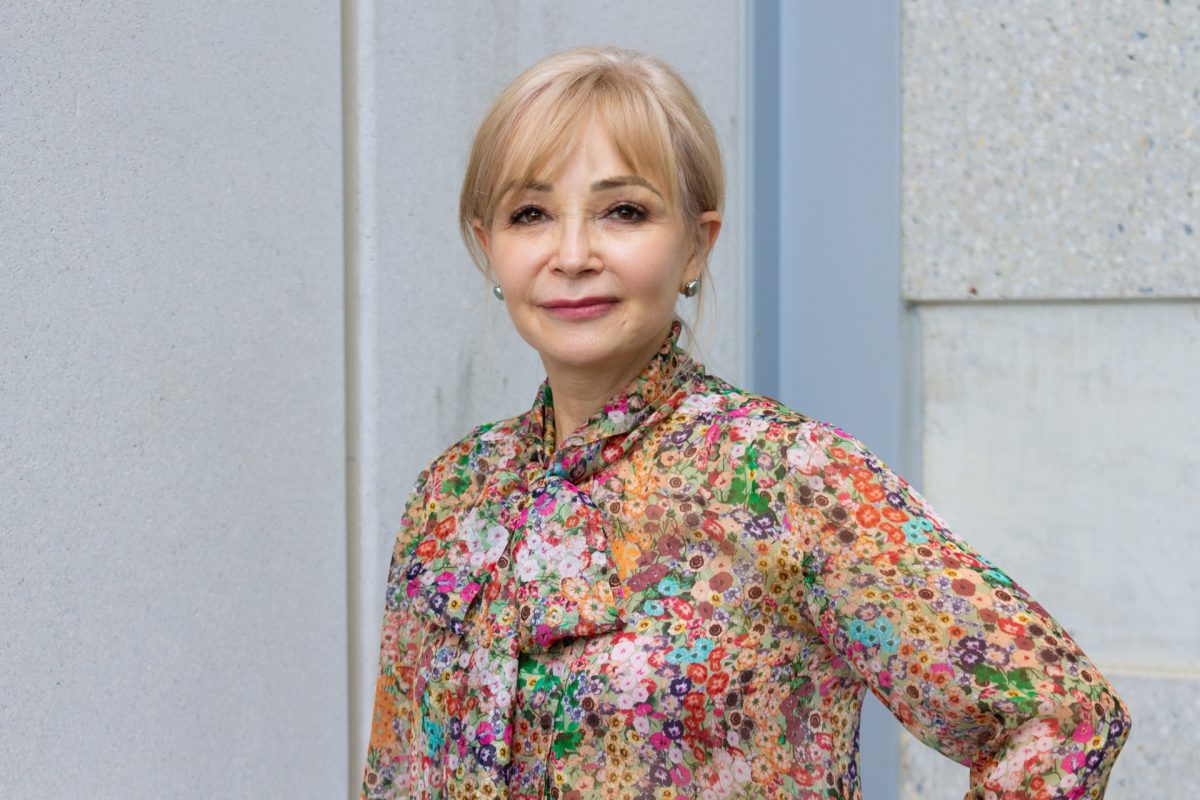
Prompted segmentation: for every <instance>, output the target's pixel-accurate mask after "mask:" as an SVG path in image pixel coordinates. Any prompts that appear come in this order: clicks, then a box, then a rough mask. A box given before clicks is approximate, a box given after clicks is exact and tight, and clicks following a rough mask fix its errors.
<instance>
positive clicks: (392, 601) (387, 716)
mask: <svg viewBox="0 0 1200 800" xmlns="http://www.w3.org/2000/svg"><path fill="white" fill-rule="evenodd" d="M429 476H430V469H429V468H426V469H425V470H422V472H421V474H420V476H419V477H418V478H417V481H416V483H415V485H414V486H413V490H412V492H411V493H410V494H409V497H408V500H407V502H406V503H405V507H404V514H403V516H402V517H401V519H400V528H399V532H398V533H397V534H396V543H395V546H394V548H393V550H392V559H391V567H390V568H389V570H388V583H387V593H386V596H385V600H384V614H383V632H382V635H381V637H380V638H381V641H380V648H379V672H378V677H377V679H376V684H375V710H374V712H373V715H372V716H373V719H372V723H371V738H370V741H369V743H368V745H367V761H366V766H365V768H364V770H363V785H362V797H363V799H364V800H367V799H368V798H372V799H374V798H389V797H407V796H408V794H409V753H410V752H411V750H410V742H411V740H412V712H411V708H410V693H411V690H412V683H413V665H412V663H411V659H408V658H406V657H405V653H403V652H401V650H402V649H404V648H405V643H406V642H407V639H408V637H407V636H406V634H405V631H408V630H409V627H410V626H409V620H408V614H409V611H408V607H407V604H401V603H399V602H398V600H399V593H400V592H401V591H403V587H404V581H403V579H402V577H401V575H400V570H401V569H402V568H403V566H404V563H405V561H406V559H405V556H406V554H407V552H408V549H409V547H410V546H411V545H412V543H413V541H414V540H415V539H416V536H417V534H418V533H419V532H420V531H421V530H422V529H423V527H424V520H425V518H426V505H427V502H428V500H429V494H428V489H429V486H428V484H429Z"/></svg>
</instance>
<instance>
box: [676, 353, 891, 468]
mask: <svg viewBox="0 0 1200 800" xmlns="http://www.w3.org/2000/svg"><path fill="white" fill-rule="evenodd" d="M678 413H679V414H680V415H681V417H683V418H684V419H686V420H690V421H691V422H692V424H693V425H694V426H699V427H703V428H705V429H706V432H707V434H708V435H709V437H710V438H716V439H733V440H736V441H739V442H745V443H747V444H753V445H755V447H756V450H757V451H758V452H760V453H777V454H779V455H781V456H782V457H785V458H786V459H787V461H788V462H789V464H791V465H792V466H796V467H800V468H802V469H812V468H815V467H819V466H821V465H823V464H825V463H829V462H830V461H846V460H852V461H853V460H861V461H862V462H867V461H870V462H872V463H876V462H878V458H877V457H876V456H875V455H874V454H873V453H872V452H871V451H870V450H869V449H868V448H867V447H866V445H864V444H863V443H862V441H860V440H859V439H858V438H857V437H855V436H854V435H853V434H851V433H849V432H847V431H845V430H843V429H842V428H841V427H839V426H838V425H837V424H835V423H833V422H830V421H825V420H820V419H817V418H815V417H813V416H811V415H809V414H806V413H804V412H803V411H800V410H797V409H794V408H792V407H790V406H788V405H785V404H784V403H782V402H781V401H779V400H776V399H775V398H773V397H768V396H766V395H761V394H755V393H754V392H750V391H747V390H746V389H741V388H739V387H737V386H734V385H732V384H730V383H728V382H727V381H725V380H723V379H721V378H718V377H716V376H713V375H709V374H706V375H705V376H704V379H703V380H702V381H701V382H700V383H699V384H698V386H697V390H696V391H695V392H694V393H693V394H692V395H690V396H689V397H688V398H687V399H686V400H685V401H684V402H683V404H681V406H680V408H679V411H678Z"/></svg>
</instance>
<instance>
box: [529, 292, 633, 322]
mask: <svg viewBox="0 0 1200 800" xmlns="http://www.w3.org/2000/svg"><path fill="white" fill-rule="evenodd" d="M616 305H617V299H616V298H615V297H599V296H596V297H580V298H578V299H566V298H564V299H560V300H549V301H547V302H545V303H542V308H544V309H546V310H547V311H548V312H550V313H551V314H552V315H554V316H556V317H560V318H562V319H591V318H593V317H599V316H603V315H604V314H607V313H608V312H609V311H610V310H611V309H612V308H614V307H615V306H616Z"/></svg>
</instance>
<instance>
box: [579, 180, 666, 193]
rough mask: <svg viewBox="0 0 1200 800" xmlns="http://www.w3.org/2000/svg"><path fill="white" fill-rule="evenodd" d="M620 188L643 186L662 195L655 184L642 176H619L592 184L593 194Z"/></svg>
mask: <svg viewBox="0 0 1200 800" xmlns="http://www.w3.org/2000/svg"><path fill="white" fill-rule="evenodd" d="M620 186H641V187H643V188H646V189H649V190H650V191H652V192H654V193H655V194H656V195H658V196H659V197H662V193H661V192H659V191H658V189H655V188H654V184H652V183H650V181H648V180H646V179H645V178H643V177H641V176H640V175H618V176H617V177H615V178H606V179H604V180H602V181H596V182H595V183H593V184H592V191H593V192H604V191H607V190H609V189H616V188H618V187H620Z"/></svg>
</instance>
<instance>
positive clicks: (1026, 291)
mask: <svg viewBox="0 0 1200 800" xmlns="http://www.w3.org/2000/svg"><path fill="white" fill-rule="evenodd" d="M903 12H904V34H903V47H904V49H903V58H904V80H903V87H904V134H903V148H904V212H903V225H904V233H903V250H904V292H905V295H906V296H907V297H909V298H911V299H921V300H929V299H955V298H971V297H981V298H1082V297H1109V298H1111V297H1191V296H1196V295H1197V294H1198V293H1200V6H1197V5H1196V4H1195V3H1183V2H1175V3H1171V2H1162V0H1146V2H1136V3H1104V4H1095V3H1089V2H1077V1H1075V0H1053V2H1021V3H1016V4H1011V3H978V2H976V3H961V2H950V0H933V1H932V2H927V1H926V0H921V2H916V0H910V1H909V2H906V3H904V6H903Z"/></svg>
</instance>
